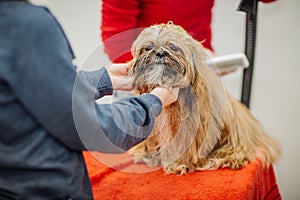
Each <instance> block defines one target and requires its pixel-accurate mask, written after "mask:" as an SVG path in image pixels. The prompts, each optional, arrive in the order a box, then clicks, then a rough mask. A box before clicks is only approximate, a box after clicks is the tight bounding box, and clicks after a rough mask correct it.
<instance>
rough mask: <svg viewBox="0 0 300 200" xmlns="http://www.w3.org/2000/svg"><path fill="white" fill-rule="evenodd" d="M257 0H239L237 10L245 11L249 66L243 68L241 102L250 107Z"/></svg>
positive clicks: (246, 53)
mask: <svg viewBox="0 0 300 200" xmlns="http://www.w3.org/2000/svg"><path fill="white" fill-rule="evenodd" d="M257 2H258V1H257V0H243V1H241V3H240V5H239V7H238V10H239V11H244V12H246V38H245V55H246V56H247V58H248V60H249V67H247V68H246V69H244V74H243V86H242V95H241V102H242V103H244V104H245V105H246V106H247V107H248V108H249V107H250V97H251V88H252V79H253V71H254V59H255V43H256V26H257V4H258V3H257Z"/></svg>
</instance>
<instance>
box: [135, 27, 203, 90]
mask: <svg viewBox="0 0 300 200" xmlns="http://www.w3.org/2000/svg"><path fill="white" fill-rule="evenodd" d="M194 43H195V41H194V40H193V39H192V37H191V36H189V35H188V34H187V32H186V31H185V30H184V29H182V28H181V27H180V26H176V25H173V24H160V25H154V26H151V27H149V28H146V29H144V30H143V31H142V33H141V34H140V35H139V37H138V38H137V39H136V41H135V42H134V43H133V46H132V52H133V55H134V59H133V60H132V62H131V73H132V74H133V75H134V76H135V84H136V86H137V88H138V91H139V92H140V93H145V92H149V91H151V90H152V89H153V88H154V87H156V86H158V85H159V86H165V87H171V86H172V87H179V88H184V87H188V86H190V85H192V84H193V81H194V80H195V75H196V74H197V73H196V70H197V69H195V67H194V62H195V60H194V57H195V56H194V54H196V52H193V51H195V49H193V48H194V46H195V44H194ZM197 45H200V43H198V44H197ZM196 51H199V49H197V50H196ZM198 62H199V61H198Z"/></svg>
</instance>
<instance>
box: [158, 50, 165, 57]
mask: <svg viewBox="0 0 300 200" xmlns="http://www.w3.org/2000/svg"><path fill="white" fill-rule="evenodd" d="M156 56H157V57H160V58H163V57H165V56H166V53H165V52H163V51H158V52H156Z"/></svg>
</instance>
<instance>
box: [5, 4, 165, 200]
mask: <svg viewBox="0 0 300 200" xmlns="http://www.w3.org/2000/svg"><path fill="white" fill-rule="evenodd" d="M73 58H74V55H73V53H72V50H71V48H70V45H69V42H68V40H67V38H66V37H65V35H64V32H63V31H62V29H61V27H60V25H59V23H58V22H57V21H56V19H55V18H54V17H53V16H52V15H51V13H50V12H49V11H48V10H47V9H46V8H44V7H37V6H34V5H32V4H30V3H26V2H19V1H3V0H0V199H6V198H7V199H30V200H33V199H67V198H71V199H80V200H82V199H92V192H91V185H90V182H89V178H88V175H87V170H86V166H85V163H84V159H83V156H82V151H83V150H97V151H102V152H109V153H119V152H123V151H126V150H128V149H129V148H130V147H132V146H134V145H135V144H137V143H139V142H141V141H143V140H144V139H145V138H146V137H147V136H148V135H149V134H150V132H151V130H152V128H153V124H154V121H155V117H156V116H157V115H158V114H159V113H160V112H161V109H162V108H161V102H160V100H159V99H158V98H157V97H156V96H154V95H151V94H145V95H142V96H140V97H131V98H125V99H123V100H119V101H116V102H114V103H112V104H110V105H98V104H96V103H95V98H99V97H102V96H104V95H107V94H112V86H111V81H110V79H109V76H108V73H107V71H106V70H105V69H104V68H102V69H100V70H98V71H96V72H93V73H92V72H80V73H76V68H75V66H73V64H72V59H73ZM99 79H100V80H99Z"/></svg>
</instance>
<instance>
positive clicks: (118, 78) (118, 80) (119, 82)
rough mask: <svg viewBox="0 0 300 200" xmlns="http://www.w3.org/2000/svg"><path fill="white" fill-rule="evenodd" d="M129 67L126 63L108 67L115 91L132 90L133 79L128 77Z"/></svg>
mask: <svg viewBox="0 0 300 200" xmlns="http://www.w3.org/2000/svg"><path fill="white" fill-rule="evenodd" d="M128 68H129V66H128V65H127V64H126V63H120V64H116V63H113V64H111V65H110V66H108V67H106V69H107V72H108V74H109V76H110V79H111V82H112V86H113V89H114V90H126V91H129V90H132V89H133V79H134V78H133V77H131V76H128Z"/></svg>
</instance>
